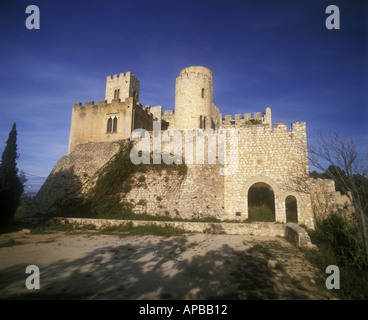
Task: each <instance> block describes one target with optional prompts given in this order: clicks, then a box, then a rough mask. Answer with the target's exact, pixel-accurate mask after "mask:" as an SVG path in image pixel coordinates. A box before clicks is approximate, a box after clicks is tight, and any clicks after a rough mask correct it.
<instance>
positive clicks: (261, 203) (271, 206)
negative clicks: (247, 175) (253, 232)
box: [248, 182, 276, 222]
mask: <svg viewBox="0 0 368 320" xmlns="http://www.w3.org/2000/svg"><path fill="white" fill-rule="evenodd" d="M248 219H249V221H263V222H275V221H276V216H275V195H274V192H273V190H272V188H271V186H270V185H268V184H267V183H264V182H256V183H255V184H253V185H252V186H251V187H250V188H249V190H248Z"/></svg>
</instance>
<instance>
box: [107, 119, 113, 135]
mask: <svg viewBox="0 0 368 320" xmlns="http://www.w3.org/2000/svg"><path fill="white" fill-rule="evenodd" d="M111 131H112V119H111V117H110V118H109V119H108V120H107V130H106V132H111Z"/></svg>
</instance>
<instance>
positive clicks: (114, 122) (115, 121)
mask: <svg viewBox="0 0 368 320" xmlns="http://www.w3.org/2000/svg"><path fill="white" fill-rule="evenodd" d="M117 131H118V118H117V117H114V120H113V122H112V132H117Z"/></svg>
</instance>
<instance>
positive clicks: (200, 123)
mask: <svg viewBox="0 0 368 320" xmlns="http://www.w3.org/2000/svg"><path fill="white" fill-rule="evenodd" d="M199 128H200V129H202V116H200V117H199Z"/></svg>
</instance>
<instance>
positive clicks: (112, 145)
mask: <svg viewBox="0 0 368 320" xmlns="http://www.w3.org/2000/svg"><path fill="white" fill-rule="evenodd" d="M175 84H176V86H175V110H166V111H163V108H162V106H154V107H151V106H149V105H146V106H145V107H143V106H142V105H141V104H140V103H139V85H140V84H139V80H138V79H137V78H136V77H135V76H134V75H133V74H132V73H131V72H127V73H125V74H124V73H122V74H120V75H114V76H109V77H107V80H106V91H105V100H101V101H99V102H98V103H97V104H95V103H94V102H87V103H86V104H85V105H82V103H76V104H74V105H73V111H72V120H71V129H70V140H69V141H70V142H69V155H68V156H66V157H63V158H62V159H61V160H60V161H59V162H58V163H57V165H56V166H55V168H54V170H53V172H52V173H51V174H50V176H49V178H48V179H47V181H46V183H45V185H44V187H43V188H42V189H41V190H40V192H39V195H37V201H36V202H35V203H37V206H38V207H37V208H36V209H35V210H36V211H37V212H40V213H42V214H45V213H47V212H51V211H52V210H53V209H55V210H56V209H57V208H56V207H57V206H56V207H55V203H58V202H60V201H64V202H65V201H66V202H67V200H68V199H73V198H75V197H83V194H88V192H89V190H91V188H93V185H94V183H95V180H94V179H95V177H96V173H97V172H98V171H99V170H100V168H101V167H102V166H103V165H104V164H105V163H106V162H107V161H108V160H107V159H110V158H111V157H113V156H114V154H115V153H116V152H117V147H116V146H117V144H116V142H119V141H121V140H124V139H125V140H126V141H129V140H130V139H131V137H132V135H134V134H135V133H136V131H135V129H143V130H145V132H146V133H145V135H142V136H141V137H140V139H138V141H136V142H135V143H136V146H137V145H138V144H139V143H140V142H142V141H143V140H145V139H148V142H147V141H146V145H147V144H148V145H149V146H150V150H151V151H153V150H154V148H156V151H157V150H158V151H159V152H160V153H165V152H166V153H171V152H173V153H175V152H176V153H177V152H178V151H180V152H179V153H181V155H182V157H183V161H184V162H185V163H186V166H187V171H186V173H185V175H182V176H178V175H176V174H173V173H172V172H169V171H165V170H164V171H157V170H149V171H147V172H146V173H145V174H141V173H137V174H136V175H135V176H133V177H132V178H131V183H132V185H131V188H130V189H129V190H127V191H125V192H123V193H122V194H120V198H121V201H122V202H128V203H129V204H130V205H131V207H132V208H133V211H134V212H136V213H137V214H139V213H147V214H151V215H166V216H171V217H182V218H198V217H215V218H218V219H220V220H238V221H245V220H248V221H249V220H251V221H271V222H279V223H287V222H297V223H299V224H304V225H306V226H308V227H310V228H314V224H315V219H314V213H313V210H314V209H315V210H316V208H317V206H316V201H317V200H316V199H317V198H318V197H317V196H316V194H318V193H320V191H318V190H320V189H319V188H320V186H321V183H320V184H316V183H315V182H314V181H312V180H311V179H309V167H308V154H307V135H306V124H305V122H293V123H292V124H291V128H290V129H289V128H288V127H287V124H286V123H275V124H273V123H272V117H271V109H270V108H266V109H265V111H264V112H262V113H261V112H255V113H253V114H251V113H244V114H236V115H235V116H234V117H232V116H231V115H226V116H224V117H223V116H222V114H221V113H220V109H219V108H218V107H217V106H216V105H215V104H214V101H213V74H212V71H211V70H209V69H207V68H205V67H197V66H196V67H188V68H185V69H183V70H182V71H181V72H180V74H179V75H178V77H177V79H176V82H175ZM154 121H158V122H159V129H161V132H160V133H159V135H157V133H155V132H156V131H153V129H154ZM189 133H190V134H191V136H192V141H193V143H189V144H188V140H186V134H189ZM170 136H171V138H166V139H164V137H170ZM178 136H179V137H180V138H179V140H178V138H177V137H178ZM175 137H176V138H175ZM155 139H159V140H160V144H159V146H158V145H157V140H155ZM213 139H214V140H213ZM202 142H203V145H202V144H201V143H202ZM199 146H202V147H199ZM96 148H97V149H99V150H107V153H106V152H104V153H103V155H102V154H100V153H101V152H96ZM157 148H158V149H157ZM188 148H192V149H190V150H195V151H196V153H195V155H193V157H192V158H191V159H190V160H193V161H188V159H187V158H186V155H187V153H188V150H189V149H188ZM233 149H234V150H236V151H235V153H234V152H233ZM109 150H110V151H109ZM198 150H200V151H202V152H204V155H203V159H202V157H201V156H200V154H199V153H198ZM220 150H223V151H224V152H223V153H222V154H220ZM189 154H190V152H189ZM222 155H224V158H222ZM210 160H211V161H210ZM87 161H91V163H93V166H88V165H86V163H87ZM81 163H82V164H83V163H84V165H81ZM151 165H152V166H154V164H151ZM84 167H86V168H90V169H88V170H87V171H88V172H87V171H86V172H84ZM65 173H66V174H65ZM64 176H65V177H66V178H65V179H66V180H63V179H64V178H63V177H64ZM93 177H94V178H93ZM75 181H77V183H76V184H75V183H74V182H75ZM325 183H327V184H328V182H325ZM322 184H323V183H322ZM73 185H74V187H75V188H74V187H73ZM317 185H318V186H319V187H317ZM63 186H64V187H63ZM61 189H63V190H64V191H65V190H66V191H65V192H60V190H61ZM322 189H324V190H327V189H328V190H329V191H331V193H333V191H332V189H331V188H330V185H325V186H322ZM330 189H331V190H330ZM57 190H59V192H58V191H57ZM78 190H79V191H78ZM52 194H53V195H52ZM58 197H59V199H56V198H58ZM60 198H62V200H60ZM340 198H341V197H340ZM340 198H339V199H340ZM50 199H52V201H51V200H50ZM331 199H332V200H331V203H332V202H334V201H335V200H336V199H337V198H336V196H335V198H331ZM334 199H335V200H334ZM340 200H341V199H340ZM336 201H337V200H336ZM45 203H47V205H46V204H45ZM47 208H49V209H47ZM52 208H53V209H52ZM328 208H331V205H329V207H328ZM262 215H263V216H262ZM257 219H259V220H257Z"/></svg>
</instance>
